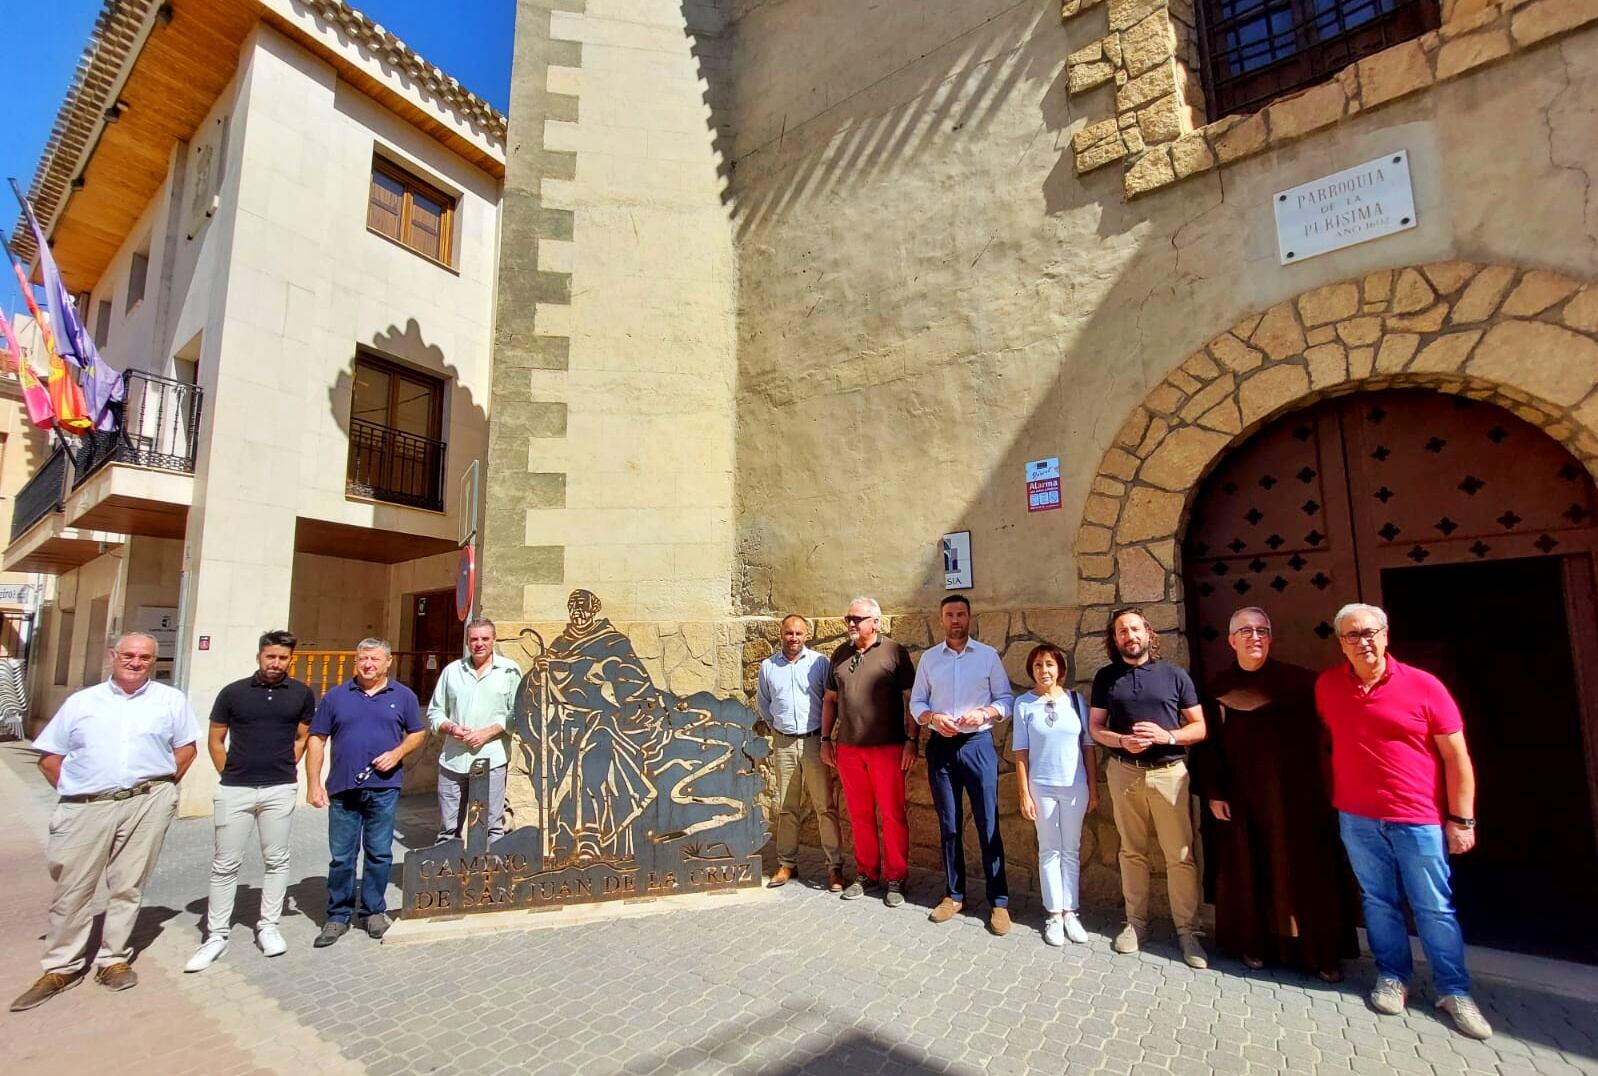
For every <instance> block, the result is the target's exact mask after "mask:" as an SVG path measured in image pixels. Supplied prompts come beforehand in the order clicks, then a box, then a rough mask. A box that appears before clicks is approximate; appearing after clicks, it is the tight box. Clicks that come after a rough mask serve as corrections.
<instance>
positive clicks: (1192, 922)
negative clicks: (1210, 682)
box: [1109, 757, 1199, 934]
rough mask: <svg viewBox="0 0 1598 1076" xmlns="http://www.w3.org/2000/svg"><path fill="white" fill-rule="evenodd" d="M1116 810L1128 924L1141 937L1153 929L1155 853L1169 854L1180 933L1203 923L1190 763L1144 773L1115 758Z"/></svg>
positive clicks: (1112, 804)
mask: <svg viewBox="0 0 1598 1076" xmlns="http://www.w3.org/2000/svg"><path fill="white" fill-rule="evenodd" d="M1109 771H1110V772H1109V784H1110V807H1111V808H1112V810H1113V811H1114V813H1115V828H1116V830H1117V832H1119V833H1120V835H1121V854H1120V862H1121V893H1122V895H1123V896H1124V897H1125V898H1126V920H1127V922H1128V923H1131V924H1132V926H1133V927H1134V928H1136V930H1137V931H1138V933H1140V934H1142V933H1145V932H1147V930H1148V925H1149V853H1150V852H1152V851H1153V850H1154V848H1155V847H1156V845H1157V846H1158V847H1159V849H1160V851H1161V852H1162V853H1163V854H1164V856H1165V885H1166V889H1167V891H1168V892H1169V894H1170V898H1171V918H1172V919H1173V920H1175V922H1176V932H1177V933H1178V934H1191V933H1192V932H1193V931H1194V929H1195V928H1196V926H1197V925H1198V910H1199V876H1198V866H1197V865H1196V864H1195V863H1194V861H1193V813H1192V801H1191V798H1190V795H1189V792H1188V778H1187V764H1186V763H1185V762H1176V763H1173V764H1171V765H1169V766H1161V767H1158V768H1156V769H1144V768H1142V767H1141V766H1134V765H1132V764H1131V763H1130V762H1123V761H1121V760H1120V759H1118V758H1114V757H1112V758H1111V759H1110V765H1109Z"/></svg>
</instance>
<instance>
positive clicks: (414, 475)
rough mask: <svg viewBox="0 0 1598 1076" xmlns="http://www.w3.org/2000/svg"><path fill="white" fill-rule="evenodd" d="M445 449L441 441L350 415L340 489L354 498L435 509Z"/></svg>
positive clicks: (440, 506) (438, 507)
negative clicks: (346, 465)
mask: <svg viewBox="0 0 1598 1076" xmlns="http://www.w3.org/2000/svg"><path fill="white" fill-rule="evenodd" d="M446 447H447V446H446V444H445V442H443V441H435V440H433V439H431V438H428V437H420V436H418V435H416V434H414V433H406V432H405V431H404V430H396V429H393V428H392V427H389V426H379V425H378V424H377V423H375V422H367V421H366V420H364V419H351V420H350V455H349V465H348V469H347V471H346V475H345V490H346V492H348V493H349V494H350V495H351V496H355V497H367V498H370V499H372V500H374V501H387V502H389V503H390V504H403V505H409V506H410V507H412V508H426V509H428V510H430V511H434V512H441V511H443V510H444V452H445V448H446Z"/></svg>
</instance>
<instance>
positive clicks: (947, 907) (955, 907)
mask: <svg viewBox="0 0 1598 1076" xmlns="http://www.w3.org/2000/svg"><path fill="white" fill-rule="evenodd" d="M964 907H965V905H964V904H961V903H960V902H959V901H957V900H950V899H949V898H948V897H944V898H943V899H942V900H940V901H938V906H937V907H936V908H934V909H932V914H931V915H929V916H927V918H928V919H930V920H931V921H932V922H934V923H947V922H948V921H949V920H951V919H953V918H954V917H955V916H957V915H959V914H960V909H961V908H964Z"/></svg>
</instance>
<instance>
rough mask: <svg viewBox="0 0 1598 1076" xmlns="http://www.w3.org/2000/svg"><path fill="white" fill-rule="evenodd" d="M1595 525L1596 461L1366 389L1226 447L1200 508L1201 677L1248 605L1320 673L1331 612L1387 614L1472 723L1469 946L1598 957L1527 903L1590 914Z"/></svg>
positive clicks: (1434, 401) (1483, 417)
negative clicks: (1591, 469) (1370, 609)
mask: <svg viewBox="0 0 1598 1076" xmlns="http://www.w3.org/2000/svg"><path fill="white" fill-rule="evenodd" d="M1595 512H1598V490H1595V488H1594V484H1593V481H1592V479H1591V477H1590V476H1589V475H1588V474H1587V472H1586V470H1585V469H1584V468H1582V467H1581V465H1580V464H1578V463H1577V462H1576V460H1575V459H1574V458H1572V457H1571V456H1570V454H1569V453H1567V452H1566V451H1565V450H1564V448H1562V447H1561V446H1560V445H1559V444H1558V443H1557V442H1555V441H1554V440H1553V439H1551V438H1550V437H1548V436H1547V435H1546V434H1544V433H1543V432H1542V431H1540V430H1538V429H1537V428H1536V427H1534V426H1531V425H1529V424H1528V423H1526V422H1523V421H1521V420H1520V419H1518V418H1516V417H1515V416H1514V415H1511V414H1510V413H1509V412H1507V411H1505V410H1503V409H1501V408H1498V407H1495V406H1493V405H1490V404H1485V403H1478V402H1475V401H1472V400H1468V399H1465V398H1463V397H1456V396H1449V395H1445V394H1441V393H1436V392H1432V391H1429V390H1425V389H1394V390H1388V391H1383V392H1375V393H1365V394H1360V395H1356V396H1349V397H1344V398H1342V399H1337V400H1331V401H1327V402H1324V403H1321V404H1319V405H1316V406H1314V407H1311V408H1308V409H1306V410H1304V411H1300V412H1296V413H1293V414H1289V415H1287V416H1285V417H1284V418H1282V419H1279V420H1278V421H1277V422H1275V423H1273V424H1272V425H1270V426H1268V427H1266V428H1265V429H1263V430H1261V431H1260V432H1259V433H1258V434H1256V435H1255V436H1254V437H1253V438H1251V439H1250V440H1249V441H1247V442H1246V443H1245V444H1243V445H1242V446H1240V447H1239V448H1238V449H1236V450H1234V451H1233V452H1232V453H1231V454H1230V455H1229V456H1228V457H1227V459H1225V460H1224V461H1223V462H1222V464H1221V466H1220V467H1219V469H1217V470H1216V471H1215V472H1214V473H1213V474H1212V475H1211V476H1210V477H1209V478H1207V479H1206V480H1205V482H1204V485H1203V487H1202V488H1201V489H1200V491H1199V495H1198V498H1197V500H1196V501H1195V503H1194V511H1193V515H1192V518H1191V521H1190V523H1189V526H1188V531H1187V535H1186V538H1185V540H1184V544H1183V574H1184V581H1185V586H1186V595H1187V599H1188V613H1189V639H1190V640H1191V642H1192V651H1193V660H1194V666H1195V668H1194V672H1195V679H1196V680H1197V681H1198V682H1199V683H1200V684H1202V683H1203V682H1204V680H1205V678H1206V670H1216V669H1219V668H1223V667H1225V665H1226V664H1228V663H1230V662H1231V660H1232V655H1231V652H1230V650H1229V649H1228V646H1227V641H1226V628H1227V621H1228V619H1229V617H1230V616H1231V613H1232V612H1233V611H1234V610H1235V609H1238V608H1240V607H1243V606H1248V605H1257V606H1260V607H1261V608H1264V609H1265V610H1266V611H1267V612H1268V613H1269V614H1270V617H1271V620H1272V623H1273V626H1274V629H1275V630H1274V637H1273V645H1272V656H1273V657H1277V658H1280V659H1282V660H1285V661H1291V662H1296V663H1298V664H1301V665H1306V666H1309V667H1310V668H1315V669H1320V668H1325V667H1327V666H1329V665H1332V664H1334V663H1336V662H1338V661H1340V660H1342V658H1341V655H1340V653H1339V651H1338V647H1337V646H1336V643H1335V640H1334V639H1333V638H1332V636H1333V634H1334V632H1333V629H1332V618H1333V616H1334V614H1335V613H1336V611H1337V609H1338V608H1339V607H1340V606H1342V605H1343V604H1345V603H1347V602H1353V601H1364V602H1370V603H1373V604H1377V605H1381V606H1383V607H1384V608H1385V609H1386V610H1387V611H1388V613H1389V615H1390V617H1391V618H1392V632H1391V648H1392V653H1393V654H1394V655H1395V656H1396V657H1398V658H1399V660H1401V661H1406V662H1410V663H1412V664H1414V665H1417V666H1420V667H1421V668H1425V669H1427V670H1428V671H1431V672H1433V673H1435V674H1437V675H1438V676H1440V677H1442V678H1443V680H1444V682H1445V683H1446V684H1448V686H1449V688H1450V690H1451V691H1452V692H1453V693H1454V695H1455V697H1456V699H1458V701H1459V703H1460V709H1461V710H1462V712H1463V713H1464V715H1465V729H1466V737H1467V739H1468V741H1469V742H1470V744H1471V748H1472V752H1471V753H1472V757H1473V760H1474V762H1475V765H1476V770H1477V787H1478V795H1477V814H1478V816H1479V817H1480V818H1481V819H1482V827H1483V828H1482V830H1481V834H1482V836H1481V840H1480V842H1479V844H1478V847H1477V849H1476V851H1474V852H1472V853H1471V854H1470V855H1469V856H1466V857H1459V858H1458V859H1456V860H1455V873H1456V880H1457V886H1456V902H1457V904H1458V907H1459V912H1460V918H1461V921H1462V924H1463V926H1464V928H1465V931H1466V936H1467V939H1468V940H1470V941H1472V942H1473V943H1476V944H1486V945H1496V946H1500V947H1505V948H1513V949H1521V950H1527V951H1533V952H1539V953H1545V954H1548V955H1554V956H1561V957H1564V958H1567V959H1576V960H1583V961H1587V962H1595V963H1598V944H1595V943H1593V942H1592V941H1590V940H1587V939H1586V937H1585V935H1584V934H1583V932H1574V933H1573V932H1571V931H1569V930H1568V929H1567V928H1568V923H1569V922H1570V921H1571V920H1569V919H1568V918H1564V917H1563V916H1561V917H1557V918H1553V917H1548V916H1546V915H1541V916H1539V915H1538V914H1537V913H1536V912H1535V911H1534V910H1533V911H1531V912H1529V913H1528V906H1527V904H1526V902H1525V897H1526V894H1527V893H1529V892H1537V893H1545V894H1553V895H1557V898H1558V902H1559V904H1560V905H1561V907H1563V908H1564V909H1565V911H1566V913H1575V914H1576V915H1577V917H1578V918H1586V917H1590V916H1591V915H1598V894H1595V893H1594V892H1593V890H1592V887H1591V885H1590V881H1589V879H1590V878H1592V877H1595V876H1598V682H1595V681H1598V676H1595V674H1593V673H1592V670H1591V668H1589V666H1592V665H1594V664H1595V663H1598V656H1595V655H1598V602H1595V598H1594V584H1593V579H1594V571H1593V564H1594V561H1593V553H1594V550H1595V549H1598V527H1595V525H1594V524H1595V518H1594V513H1595ZM1554 819H1557V822H1555V821H1554ZM1544 838H1547V839H1546V840H1545V839H1544ZM1578 935H1579V936H1578Z"/></svg>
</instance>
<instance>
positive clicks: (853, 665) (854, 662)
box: [849, 654, 865, 672]
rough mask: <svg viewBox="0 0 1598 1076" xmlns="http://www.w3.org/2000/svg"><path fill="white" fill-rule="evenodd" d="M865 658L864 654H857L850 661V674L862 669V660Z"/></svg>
mask: <svg viewBox="0 0 1598 1076" xmlns="http://www.w3.org/2000/svg"><path fill="white" fill-rule="evenodd" d="M863 657H865V655H864V654H856V655H855V656H854V657H853V658H852V659H851V660H850V662H849V671H850V672H854V671H855V670H856V669H858V668H860V659H861V658H863Z"/></svg>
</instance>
